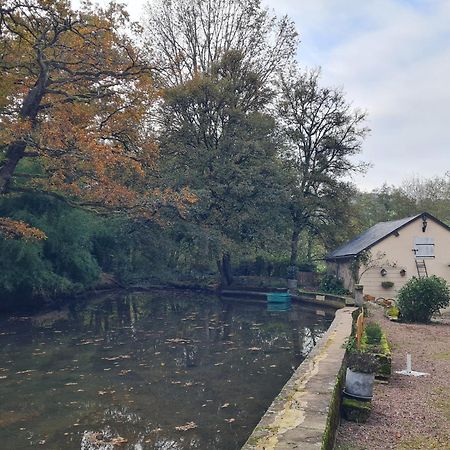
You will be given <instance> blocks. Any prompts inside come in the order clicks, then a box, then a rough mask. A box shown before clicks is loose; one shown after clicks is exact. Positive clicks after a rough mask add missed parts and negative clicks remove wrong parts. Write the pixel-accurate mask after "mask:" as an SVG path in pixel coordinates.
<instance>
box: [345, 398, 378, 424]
mask: <svg viewBox="0 0 450 450" xmlns="http://www.w3.org/2000/svg"><path fill="white" fill-rule="evenodd" d="M341 409H342V415H343V417H344V418H345V419H346V420H349V421H351V422H357V423H364V422H367V420H368V418H369V416H370V412H371V411H372V403H371V402H363V401H360V400H355V399H351V398H344V399H343V400H342V406H341Z"/></svg>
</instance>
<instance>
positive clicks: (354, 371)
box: [345, 349, 378, 400]
mask: <svg viewBox="0 0 450 450" xmlns="http://www.w3.org/2000/svg"><path fill="white" fill-rule="evenodd" d="M377 369H378V361H377V359H376V357H375V356H374V355H373V354H371V353H368V352H363V351H360V350H355V349H353V350H351V351H349V352H348V353H347V372H346V375H345V393H346V394H347V395H349V396H351V397H354V398H357V399H360V400H370V399H371V398H372V395H373V383H374V379H375V373H376V371H377Z"/></svg>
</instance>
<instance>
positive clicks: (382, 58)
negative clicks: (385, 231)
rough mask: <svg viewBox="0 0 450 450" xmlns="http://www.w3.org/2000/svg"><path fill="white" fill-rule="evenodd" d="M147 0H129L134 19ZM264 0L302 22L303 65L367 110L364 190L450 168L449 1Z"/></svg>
mask: <svg viewBox="0 0 450 450" xmlns="http://www.w3.org/2000/svg"><path fill="white" fill-rule="evenodd" d="M144 2H145V0H128V2H125V3H128V5H129V7H128V9H129V11H130V13H131V15H132V17H133V18H134V19H136V20H138V19H139V18H141V17H142V5H143V4H144ZM263 2H264V3H265V4H266V5H267V6H269V7H270V8H271V9H273V10H274V11H275V12H276V13H277V14H278V15H282V14H288V15H289V16H290V17H291V18H292V19H293V20H294V21H295V23H296V24H297V29H298V31H299V34H300V39H301V44H300V46H299V51H298V55H297V57H298V61H299V62H300V64H301V65H302V66H304V67H306V66H308V67H316V66H321V67H322V79H323V82H324V83H325V84H326V85H330V86H340V87H343V89H344V91H345V92H346V93H347V99H348V100H349V101H352V102H353V104H354V105H355V106H357V107H360V108H362V109H365V110H367V111H368V114H369V123H368V125H369V126H370V128H371V129H372V131H371V134H370V136H369V137H368V138H367V139H366V142H365V144H364V147H363V148H364V151H363V153H362V155H361V156H360V159H361V160H363V161H366V162H370V163H371V164H372V165H373V167H372V168H371V169H369V171H368V172H367V174H366V175H364V176H358V177H355V178H354V181H355V183H356V184H357V185H358V186H359V187H360V188H361V189H364V190H370V189H373V188H376V187H379V186H381V185H382V184H383V183H384V182H387V183H388V184H400V183H401V181H402V180H404V179H405V178H408V177H410V176H412V175H419V176H424V177H431V176H434V175H443V174H444V173H445V172H446V171H448V170H450V137H449V136H450V0H370V1H365V0H263ZM100 3H103V1H101V2H100Z"/></svg>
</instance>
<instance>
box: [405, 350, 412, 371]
mask: <svg viewBox="0 0 450 450" xmlns="http://www.w3.org/2000/svg"><path fill="white" fill-rule="evenodd" d="M411 372H412V363H411V354H410V353H407V354H406V373H408V374H410V373H411Z"/></svg>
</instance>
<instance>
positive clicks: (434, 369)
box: [335, 305, 450, 450]
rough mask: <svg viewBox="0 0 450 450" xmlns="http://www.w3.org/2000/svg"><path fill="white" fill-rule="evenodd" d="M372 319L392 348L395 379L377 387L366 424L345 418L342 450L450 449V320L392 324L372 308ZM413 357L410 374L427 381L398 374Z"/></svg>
mask: <svg viewBox="0 0 450 450" xmlns="http://www.w3.org/2000/svg"><path fill="white" fill-rule="evenodd" d="M369 320H371V321H376V322H378V323H379V324H380V325H381V326H382V328H383V329H384V330H385V332H386V334H387V336H388V340H389V342H390V344H391V348H392V369H393V375H392V376H391V379H390V381H389V383H388V384H381V383H376V385H375V388H374V397H373V400H372V413H371V416H370V418H369V420H368V422H367V423H365V424H356V423H353V422H347V421H345V420H344V419H342V422H341V425H340V427H339V429H338V436H337V443H336V446H335V448H336V449H339V450H363V449H364V450H378V449H401V450H407V449H439V450H450V316H448V315H445V316H444V317H441V318H439V319H437V320H436V321H434V322H433V323H431V324H428V325H416V324H405V323H395V322H391V321H389V320H388V319H386V318H385V317H384V316H383V312H382V308H381V307H379V306H377V305H370V317H369ZM406 353H410V354H411V355H412V369H413V370H416V371H419V372H428V373H429V375H428V376H425V377H419V378H416V377H408V376H404V375H399V374H396V373H395V371H396V370H403V369H404V368H405V366H406Z"/></svg>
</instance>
